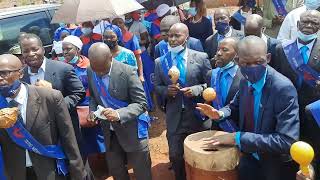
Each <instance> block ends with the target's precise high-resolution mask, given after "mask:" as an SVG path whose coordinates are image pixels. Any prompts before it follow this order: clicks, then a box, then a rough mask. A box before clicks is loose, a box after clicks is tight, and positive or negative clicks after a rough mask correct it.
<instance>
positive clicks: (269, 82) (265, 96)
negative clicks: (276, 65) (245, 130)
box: [256, 66, 274, 130]
mask: <svg viewBox="0 0 320 180" xmlns="http://www.w3.org/2000/svg"><path fill="white" fill-rule="evenodd" d="M267 71H268V72H267V77H266V82H265V85H264V87H263V89H262V96H261V100H260V104H259V116H258V121H257V122H258V124H257V126H256V127H257V130H260V129H261V124H262V122H261V120H262V116H263V112H264V105H266V104H267V102H268V99H269V96H270V87H271V86H272V79H271V77H272V76H273V74H274V72H273V69H272V68H270V67H269V66H268V67H267Z"/></svg>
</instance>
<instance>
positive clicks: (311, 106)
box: [306, 100, 320, 127]
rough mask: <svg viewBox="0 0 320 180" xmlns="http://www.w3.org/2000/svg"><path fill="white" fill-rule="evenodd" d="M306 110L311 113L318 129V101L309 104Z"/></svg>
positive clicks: (319, 122)
mask: <svg viewBox="0 0 320 180" xmlns="http://www.w3.org/2000/svg"><path fill="white" fill-rule="evenodd" d="M306 109H309V110H310V111H311V114H312V116H313V118H314V119H315V120H316V122H317V124H318V126H319V127H320V100H318V101H316V102H313V103H311V104H309V105H308V106H307V107H306Z"/></svg>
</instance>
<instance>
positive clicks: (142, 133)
mask: <svg viewBox="0 0 320 180" xmlns="http://www.w3.org/2000/svg"><path fill="white" fill-rule="evenodd" d="M93 76H94V79H95V84H96V87H97V90H98V92H99V94H100V96H101V97H102V98H103V99H104V102H106V103H107V105H108V106H109V107H110V108H112V109H120V108H123V107H127V106H128V103H127V102H124V101H120V100H118V99H116V98H113V97H112V96H111V95H110V94H109V91H108V89H109V85H108V84H107V85H105V84H104V83H103V82H102V79H101V78H100V77H98V76H97V75H96V73H94V72H93ZM137 121H138V122H137V124H138V128H137V129H138V138H139V139H145V138H148V128H149V126H150V121H151V119H150V117H149V115H148V114H147V112H145V113H143V114H141V115H140V116H139V117H137Z"/></svg>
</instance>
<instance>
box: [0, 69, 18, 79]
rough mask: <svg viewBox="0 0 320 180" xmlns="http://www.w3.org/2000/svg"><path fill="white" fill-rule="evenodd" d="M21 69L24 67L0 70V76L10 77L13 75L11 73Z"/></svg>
mask: <svg viewBox="0 0 320 180" xmlns="http://www.w3.org/2000/svg"><path fill="white" fill-rule="evenodd" d="M20 70H22V69H16V70H8V71H0V77H2V78H8V77H9V76H10V75H11V73H13V72H17V71H20Z"/></svg>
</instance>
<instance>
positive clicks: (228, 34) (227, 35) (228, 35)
mask: <svg viewBox="0 0 320 180" xmlns="http://www.w3.org/2000/svg"><path fill="white" fill-rule="evenodd" d="M231 35H232V27H231V26H230V28H229V31H228V32H227V33H226V34H225V35H224V37H231Z"/></svg>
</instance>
